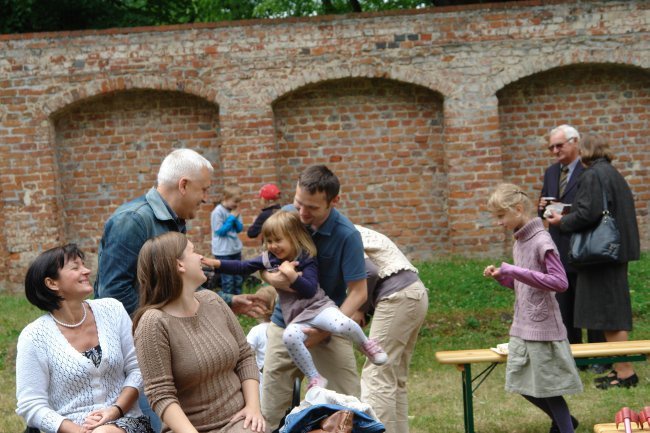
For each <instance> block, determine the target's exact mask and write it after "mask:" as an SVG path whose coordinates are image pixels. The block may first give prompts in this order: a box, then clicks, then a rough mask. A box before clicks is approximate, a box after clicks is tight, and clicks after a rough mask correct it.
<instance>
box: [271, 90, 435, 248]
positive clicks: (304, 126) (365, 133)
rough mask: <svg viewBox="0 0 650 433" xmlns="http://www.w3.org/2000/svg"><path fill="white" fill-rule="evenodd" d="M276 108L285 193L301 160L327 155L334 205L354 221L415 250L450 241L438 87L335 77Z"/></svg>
mask: <svg viewBox="0 0 650 433" xmlns="http://www.w3.org/2000/svg"><path fill="white" fill-rule="evenodd" d="M274 114H275V121H276V133H277V143H278V144H277V145H278V151H277V157H276V164H277V165H278V166H285V167H286V168H285V169H283V170H282V172H281V173H280V174H279V181H280V186H281V188H282V190H284V191H286V192H287V194H285V196H288V197H292V195H291V194H293V191H295V185H296V179H297V176H298V173H300V171H301V170H302V169H303V168H305V167H306V166H308V165H310V164H315V163H325V164H327V165H328V167H330V168H331V169H332V170H333V171H334V172H335V173H336V174H337V176H339V179H341V182H342V191H341V202H340V206H339V208H340V209H341V210H342V211H343V212H344V213H345V214H346V215H347V216H348V217H349V218H351V219H352V220H353V221H355V222H356V223H359V224H362V225H365V226H368V227H374V228H376V229H377V230H379V231H381V232H382V233H385V234H386V235H387V236H390V237H391V238H394V239H399V241H400V243H401V244H402V245H403V247H404V249H405V252H408V253H410V254H411V255H412V256H414V257H418V258H424V257H430V251H444V250H445V249H446V248H447V241H448V239H447V215H446V211H445V208H446V201H447V200H446V190H447V182H446V176H445V170H444V155H443V145H444V143H443V140H442V99H441V97H440V96H439V95H438V94H435V93H433V92H431V91H430V90H428V89H425V88H422V87H419V86H408V85H405V84H404V83H398V82H392V81H388V80H378V79H363V80H361V79H355V80H335V81H328V82H325V83H322V84H318V85H312V86H307V87H306V88H303V89H301V90H300V91H298V92H296V93H294V94H292V95H290V96H288V97H286V98H283V99H282V100H280V101H278V102H277V103H276V104H275V105H274ZM379 155H381V158H378V156H379ZM405 185H408V188H404V186H405ZM423 216H426V217H423Z"/></svg>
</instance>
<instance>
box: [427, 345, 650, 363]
mask: <svg viewBox="0 0 650 433" xmlns="http://www.w3.org/2000/svg"><path fill="white" fill-rule="evenodd" d="M571 352H572V353H573V357H574V358H591V357H599V356H619V355H642V354H645V355H648V354H650V340H635V341H616V342H609V343H585V344H572V345H571ZM507 358H508V357H507V356H506V355H499V354H498V353H496V352H494V351H492V350H490V349H473V350H447V351H441V352H436V360H437V361H438V362H439V363H441V364H473V363H477V362H497V363H498V362H506V360H507Z"/></svg>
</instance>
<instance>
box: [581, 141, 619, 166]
mask: <svg viewBox="0 0 650 433" xmlns="http://www.w3.org/2000/svg"><path fill="white" fill-rule="evenodd" d="M601 158H605V159H606V160H607V161H609V162H612V161H613V160H614V153H613V152H612V151H611V149H610V148H609V142H608V141H607V140H606V139H605V137H603V136H601V135H594V134H590V135H585V136H584V137H583V138H582V141H581V142H580V159H581V160H582V163H583V164H584V165H586V166H590V165H591V164H593V163H594V161H596V160H597V159H601Z"/></svg>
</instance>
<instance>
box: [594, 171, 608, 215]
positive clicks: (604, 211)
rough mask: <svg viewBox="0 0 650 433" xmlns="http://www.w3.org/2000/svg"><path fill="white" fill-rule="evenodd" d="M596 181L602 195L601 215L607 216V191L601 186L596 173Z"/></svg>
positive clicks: (601, 182) (601, 183)
mask: <svg viewBox="0 0 650 433" xmlns="http://www.w3.org/2000/svg"><path fill="white" fill-rule="evenodd" d="M596 179H598V184H599V185H600V190H601V192H602V193H603V215H609V207H608V206H607V191H605V187H604V186H603V181H602V180H600V176H599V175H598V173H596Z"/></svg>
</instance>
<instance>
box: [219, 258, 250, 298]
mask: <svg viewBox="0 0 650 433" xmlns="http://www.w3.org/2000/svg"><path fill="white" fill-rule="evenodd" d="M214 257H215V258H217V259H219V260H241V253H236V254H229V255H227V256H214ZM243 283H244V277H243V276H242V275H226V274H223V273H222V274H221V291H222V292H224V293H228V294H230V295H241V291H242V290H241V288H242V284H243Z"/></svg>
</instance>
